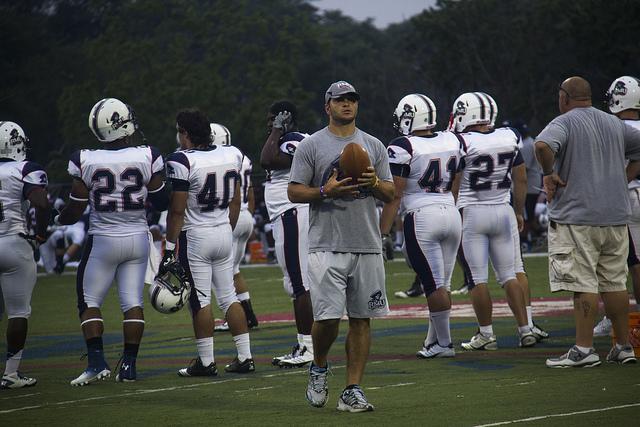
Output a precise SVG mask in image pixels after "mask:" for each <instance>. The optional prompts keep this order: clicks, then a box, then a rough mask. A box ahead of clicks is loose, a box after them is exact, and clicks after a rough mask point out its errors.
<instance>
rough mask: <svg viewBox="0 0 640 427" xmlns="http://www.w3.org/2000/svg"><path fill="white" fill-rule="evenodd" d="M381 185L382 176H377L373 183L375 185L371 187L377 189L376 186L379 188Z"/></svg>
mask: <svg viewBox="0 0 640 427" xmlns="http://www.w3.org/2000/svg"><path fill="white" fill-rule="evenodd" d="M379 186H380V178H378V177H377V176H376V181H375V182H374V183H373V185H372V186H371V188H372V189H374V190H375V189H376V188H378V187H379Z"/></svg>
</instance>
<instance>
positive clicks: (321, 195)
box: [320, 185, 327, 199]
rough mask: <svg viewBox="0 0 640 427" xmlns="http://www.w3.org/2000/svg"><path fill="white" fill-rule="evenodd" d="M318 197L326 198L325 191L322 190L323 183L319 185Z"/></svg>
mask: <svg viewBox="0 0 640 427" xmlns="http://www.w3.org/2000/svg"><path fill="white" fill-rule="evenodd" d="M320 198H321V199H326V198H327V193H325V192H324V185H321V186H320Z"/></svg>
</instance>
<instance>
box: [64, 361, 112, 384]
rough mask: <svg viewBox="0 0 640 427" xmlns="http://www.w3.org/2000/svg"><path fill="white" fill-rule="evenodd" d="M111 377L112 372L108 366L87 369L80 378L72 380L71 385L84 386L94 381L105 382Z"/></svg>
mask: <svg viewBox="0 0 640 427" xmlns="http://www.w3.org/2000/svg"><path fill="white" fill-rule="evenodd" d="M110 376H111V371H110V370H109V367H108V366H104V367H103V368H87V369H86V370H85V371H84V372H83V373H81V374H80V376H79V377H78V378H76V379H75V380H72V381H71V382H70V384H71V385H72V386H83V385H87V384H89V383H92V382H94V381H98V380H103V379H105V378H109V377H110Z"/></svg>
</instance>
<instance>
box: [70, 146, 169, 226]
mask: <svg viewBox="0 0 640 427" xmlns="http://www.w3.org/2000/svg"><path fill="white" fill-rule="evenodd" d="M163 169H164V163H163V161H162V156H161V155H160V151H158V149H157V148H155V147H149V146H147V145H140V146H137V147H124V148H120V149H112V150H109V149H100V150H80V151H76V152H75V153H73V154H72V155H71V159H70V160H69V168H68V170H69V174H70V175H71V176H72V177H74V178H77V179H80V180H82V182H84V184H85V185H86V186H87V188H88V189H89V205H90V206H91V213H90V214H89V234H96V235H102V236H128V235H131V234H136V233H147V232H148V230H149V227H148V226H147V217H146V212H145V209H144V202H145V200H146V198H147V184H149V181H150V180H151V177H152V176H153V175H154V174H156V173H158V172H161V171H162V170H163Z"/></svg>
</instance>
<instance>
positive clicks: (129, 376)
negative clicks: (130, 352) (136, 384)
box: [116, 356, 136, 383]
mask: <svg viewBox="0 0 640 427" xmlns="http://www.w3.org/2000/svg"><path fill="white" fill-rule="evenodd" d="M116 371H118V374H117V375H116V381H117V382H119V383H120V382H124V383H129V382H133V381H135V380H136V359H134V358H131V357H124V356H122V357H120V360H118V364H117V365H116Z"/></svg>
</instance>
